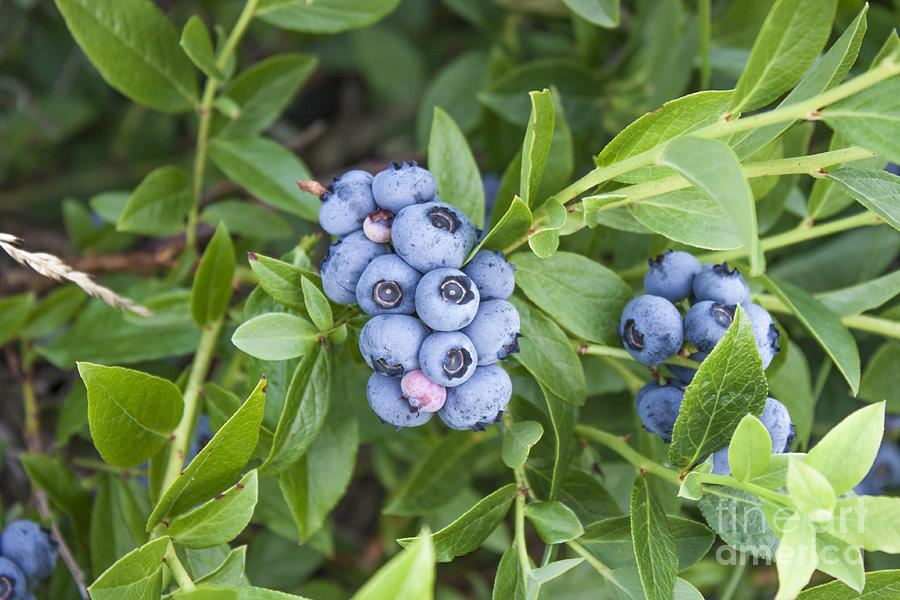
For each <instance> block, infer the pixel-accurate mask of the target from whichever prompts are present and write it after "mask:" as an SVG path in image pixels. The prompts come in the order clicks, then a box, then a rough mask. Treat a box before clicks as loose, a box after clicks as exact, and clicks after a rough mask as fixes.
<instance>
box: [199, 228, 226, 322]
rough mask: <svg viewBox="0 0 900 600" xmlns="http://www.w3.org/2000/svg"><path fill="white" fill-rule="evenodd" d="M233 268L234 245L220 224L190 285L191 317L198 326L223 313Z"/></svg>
mask: <svg viewBox="0 0 900 600" xmlns="http://www.w3.org/2000/svg"><path fill="white" fill-rule="evenodd" d="M234 267H235V259H234V246H233V245H232V243H231V235H229V233H228V228H227V227H226V226H225V224H224V223H222V224H221V225H219V227H217V228H216V233H215V234H214V235H213V237H212V239H211V240H210V241H209V244H207V246H206V250H205V251H204V252H203V257H202V258H201V259H200V265H199V266H198V267H197V273H196V274H195V275H194V283H193V285H192V286H191V316H192V317H193V318H194V323H196V324H197V326H198V327H204V326H206V325H207V324H209V323H212V322H213V321H216V320H218V319H219V318H221V317H222V315H224V314H225V311H226V310H227V309H228V302H229V301H230V300H231V292H232V290H233V284H232V278H233V277H234Z"/></svg>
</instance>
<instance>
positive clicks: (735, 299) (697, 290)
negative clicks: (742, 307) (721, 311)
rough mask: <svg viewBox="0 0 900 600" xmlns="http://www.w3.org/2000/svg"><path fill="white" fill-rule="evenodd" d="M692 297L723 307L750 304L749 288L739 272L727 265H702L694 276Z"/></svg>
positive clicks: (725, 263) (724, 263)
mask: <svg viewBox="0 0 900 600" xmlns="http://www.w3.org/2000/svg"><path fill="white" fill-rule="evenodd" d="M693 290H694V296H695V297H696V298H697V300H712V301H713V302H718V303H719V304H722V305H725V306H732V305H734V304H749V303H750V288H749V287H747V282H746V281H744V278H743V277H742V276H741V273H740V271H738V270H737V269H736V268H735V269H729V268H728V263H727V262H723V263H722V264H721V265H703V268H702V269H701V271H700V272H699V273H697V275H695V276H694V285H693Z"/></svg>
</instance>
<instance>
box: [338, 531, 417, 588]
mask: <svg viewBox="0 0 900 600" xmlns="http://www.w3.org/2000/svg"><path fill="white" fill-rule="evenodd" d="M433 597H434V547H433V546H432V544H431V536H430V535H429V532H428V530H427V529H426V530H424V531H422V533H420V534H419V537H418V538H417V540H416V541H415V542H413V543H411V544H409V545H408V546H407V547H406V548H404V549H403V551H402V552H401V553H400V554H398V555H397V556H395V557H394V558H392V559H391V560H390V561H389V562H388V563H387V564H386V565H384V566H383V567H381V568H380V569H379V570H378V572H377V573H375V575H373V576H372V578H371V579H370V580H369V581H367V582H366V583H365V585H363V586H362V588H360V589H359V591H357V592H356V593H355V594H354V595H353V598H352V599H351V600H384V599H385V598H404V599H406V598H408V599H409V600H431V599H432V598H433Z"/></svg>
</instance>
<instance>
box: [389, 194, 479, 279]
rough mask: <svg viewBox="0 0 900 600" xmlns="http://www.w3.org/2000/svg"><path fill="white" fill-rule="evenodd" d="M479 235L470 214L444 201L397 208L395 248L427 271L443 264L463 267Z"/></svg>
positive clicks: (418, 268)
mask: <svg viewBox="0 0 900 600" xmlns="http://www.w3.org/2000/svg"><path fill="white" fill-rule="evenodd" d="M477 237H478V232H477V231H476V229H475V226H474V225H472V222H471V221H470V220H469V217H467V216H466V215H465V214H463V212H462V211H461V210H459V209H458V208H456V207H455V206H451V205H449V204H444V203H443V202H425V203H422V204H413V205H410V206H407V207H406V208H404V209H403V210H401V211H400V212H395V216H394V223H393V224H392V225H391V242H392V243H393V244H394V251H395V252H396V253H397V254H399V255H400V258H402V259H403V260H405V261H406V262H408V263H409V264H410V265H411V266H412V267H414V268H415V269H417V270H419V271H421V272H423V273H425V272H426V271H431V270H432V269H437V268H440V267H449V268H452V269H459V268H460V267H461V266H462V264H463V261H465V260H466V257H467V256H468V255H469V252H471V251H472V249H473V248H474V247H475V242H476V240H477Z"/></svg>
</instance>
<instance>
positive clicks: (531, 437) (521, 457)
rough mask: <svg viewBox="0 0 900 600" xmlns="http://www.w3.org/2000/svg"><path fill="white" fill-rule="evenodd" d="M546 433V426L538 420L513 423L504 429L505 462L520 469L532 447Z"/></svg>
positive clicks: (508, 465) (513, 467)
mask: <svg viewBox="0 0 900 600" xmlns="http://www.w3.org/2000/svg"><path fill="white" fill-rule="evenodd" d="M542 435H544V428H543V427H542V426H541V424H540V423H538V422H537V421H521V422H519V423H513V424H512V425H511V426H509V427H507V428H505V429H504V430H503V464H505V465H506V466H507V467H509V468H510V469H518V468H519V467H521V466H522V465H524V464H525V461H526V460H527V459H528V452H529V451H530V450H531V447H532V446H534V445H535V444H537V443H538V440H540V439H541V436H542Z"/></svg>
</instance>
